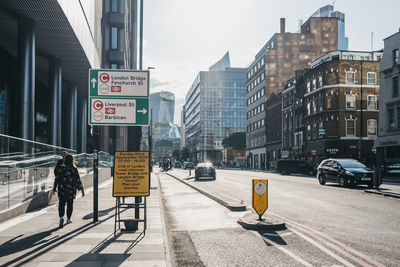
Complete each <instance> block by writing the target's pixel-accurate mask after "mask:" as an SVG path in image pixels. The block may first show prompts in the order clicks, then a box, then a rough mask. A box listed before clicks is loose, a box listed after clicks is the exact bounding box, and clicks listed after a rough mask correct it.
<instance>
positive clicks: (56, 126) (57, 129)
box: [48, 59, 61, 146]
mask: <svg viewBox="0 0 400 267" xmlns="http://www.w3.org/2000/svg"><path fill="white" fill-rule="evenodd" d="M49 89H50V102H49V103H50V105H49V116H48V117H49V127H50V131H49V132H50V143H51V144H52V145H55V146H61V62H60V61H58V60H56V59H51V60H50V67H49Z"/></svg>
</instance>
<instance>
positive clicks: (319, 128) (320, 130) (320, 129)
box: [318, 121, 324, 138]
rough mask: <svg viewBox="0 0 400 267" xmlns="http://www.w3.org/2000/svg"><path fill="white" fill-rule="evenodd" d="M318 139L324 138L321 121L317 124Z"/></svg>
mask: <svg viewBox="0 0 400 267" xmlns="http://www.w3.org/2000/svg"><path fill="white" fill-rule="evenodd" d="M318 137H319V138H322V137H324V123H323V122H322V121H320V122H319V123H318Z"/></svg>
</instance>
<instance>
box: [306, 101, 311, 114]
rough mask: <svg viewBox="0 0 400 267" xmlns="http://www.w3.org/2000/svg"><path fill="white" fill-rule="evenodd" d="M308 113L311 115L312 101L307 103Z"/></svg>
mask: <svg viewBox="0 0 400 267" xmlns="http://www.w3.org/2000/svg"><path fill="white" fill-rule="evenodd" d="M307 115H311V103H307Z"/></svg>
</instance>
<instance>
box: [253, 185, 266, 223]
mask: <svg viewBox="0 0 400 267" xmlns="http://www.w3.org/2000/svg"><path fill="white" fill-rule="evenodd" d="M253 208H254V210H255V211H256V212H257V214H258V216H259V217H260V219H261V216H262V215H263V214H264V212H265V211H266V210H267V209H268V180H267V179H253Z"/></svg>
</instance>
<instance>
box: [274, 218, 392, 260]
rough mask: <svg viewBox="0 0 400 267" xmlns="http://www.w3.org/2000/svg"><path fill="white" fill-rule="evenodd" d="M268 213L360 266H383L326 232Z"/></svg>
mask: <svg viewBox="0 0 400 267" xmlns="http://www.w3.org/2000/svg"><path fill="white" fill-rule="evenodd" d="M270 214H271V215H273V216H275V217H277V218H280V219H281V220H284V221H287V222H288V223H289V224H291V225H292V226H293V227H296V228H297V229H298V230H300V231H301V232H303V233H304V234H306V235H308V236H311V237H313V238H314V239H318V240H320V241H321V242H323V243H325V244H326V245H327V246H329V247H331V248H332V249H334V250H336V251H337V252H339V253H341V254H342V255H344V256H346V257H348V258H349V259H351V260H353V261H354V262H357V263H358V264H360V265H362V266H372V265H375V266H378V267H384V266H385V265H383V264H382V263H380V262H378V261H376V260H374V259H372V258H370V257H369V256H367V255H365V254H363V253H361V252H359V251H357V250H355V249H353V248H352V247H350V246H347V245H346V244H344V243H343V242H340V241H338V240H335V239H333V238H332V237H330V236H328V235H327V234H324V233H322V232H320V231H318V230H315V229H313V228H311V227H308V226H306V225H303V224H300V223H297V222H295V221H292V220H290V219H287V218H284V217H282V216H279V215H277V214H274V213H272V212H270ZM335 244H336V245H335ZM350 253H352V254H354V255H356V256H358V257H359V258H357V257H355V256H353V255H351V254H350ZM371 264H372V265H371Z"/></svg>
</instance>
